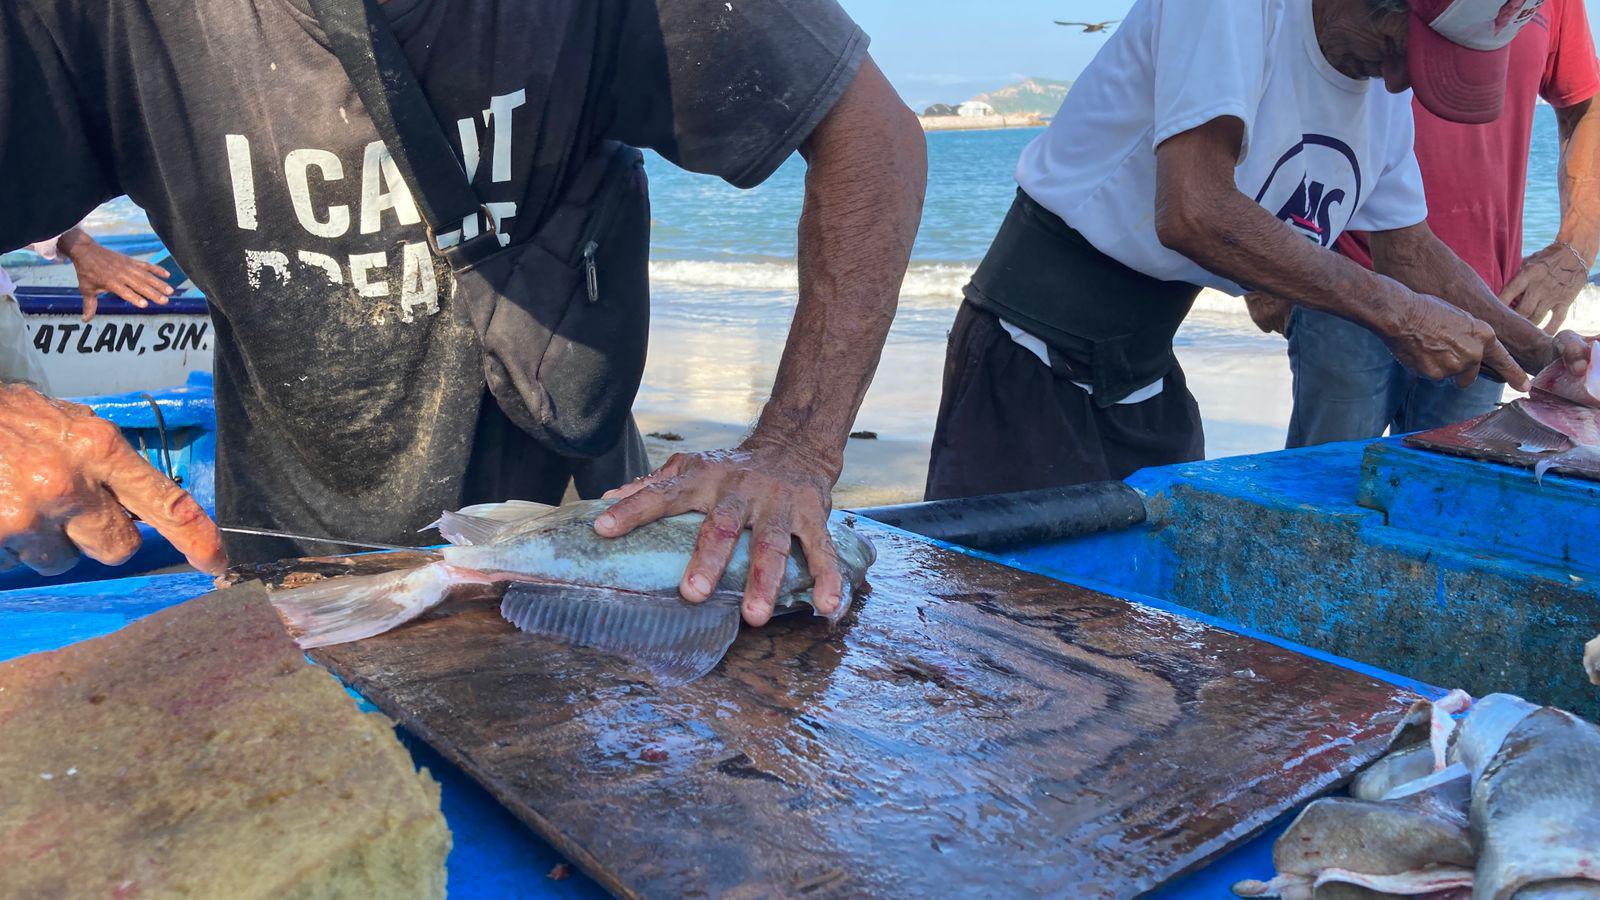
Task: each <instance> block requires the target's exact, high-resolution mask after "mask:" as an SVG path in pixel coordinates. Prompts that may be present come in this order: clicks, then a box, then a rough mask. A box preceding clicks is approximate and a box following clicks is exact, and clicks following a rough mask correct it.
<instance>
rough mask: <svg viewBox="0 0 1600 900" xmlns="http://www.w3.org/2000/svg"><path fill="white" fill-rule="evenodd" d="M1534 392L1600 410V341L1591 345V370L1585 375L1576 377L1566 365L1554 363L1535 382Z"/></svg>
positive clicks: (1546, 367)
mask: <svg viewBox="0 0 1600 900" xmlns="http://www.w3.org/2000/svg"><path fill="white" fill-rule="evenodd" d="M1532 392H1533V394H1534V396H1538V395H1539V394H1549V395H1551V396H1554V397H1560V398H1561V399H1563V400H1570V401H1571V402H1573V403H1577V404H1580V405H1582V406H1588V407H1593V408H1596V409H1600V341H1596V342H1595V343H1593V344H1591V345H1589V368H1588V370H1587V371H1586V372H1584V374H1582V375H1574V374H1572V370H1571V369H1568V368H1567V364H1566V363H1564V362H1559V361H1558V362H1553V363H1551V364H1550V365H1548V366H1545V368H1544V371H1543V372H1540V373H1539V377H1537V378H1535V379H1534V380H1533V388H1532Z"/></svg>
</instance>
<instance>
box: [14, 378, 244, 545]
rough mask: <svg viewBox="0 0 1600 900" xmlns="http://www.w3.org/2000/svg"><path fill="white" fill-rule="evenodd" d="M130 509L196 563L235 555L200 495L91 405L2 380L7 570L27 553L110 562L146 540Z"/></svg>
mask: <svg viewBox="0 0 1600 900" xmlns="http://www.w3.org/2000/svg"><path fill="white" fill-rule="evenodd" d="M129 511H131V512H133V513H134V514H135V515H137V516H138V517H139V518H141V519H143V520H144V521H145V522H148V523H149V524H150V525H151V526H152V527H153V528H155V529H156V531H158V532H160V533H161V534H162V535H163V536H165V537H166V538H167V539H168V540H170V541H171V542H172V545H173V546H174V547H176V548H178V550H179V551H180V552H182V553H183V554H184V556H186V557H188V559H189V564H190V565H192V566H194V567H195V568H196V569H199V570H201V571H204V572H213V573H216V572H221V571H222V570H223V569H224V568H225V567H226V566H227V564H228V562H227V559H226V557H224V555H223V552H222V541H221V537H220V536H219V535H218V533H217V528H216V525H214V524H212V522H211V520H210V519H209V518H207V517H206V514H205V511H204V510H202V509H201V508H200V504H198V503H196V502H195V500H194V498H193V497H190V496H189V495H188V494H187V493H186V492H184V491H183V489H181V488H179V487H178V486H177V485H175V484H173V483H172V482H171V481H170V480H168V479H167V478H166V476H164V475H162V474H161V473H160V472H158V471H156V469H155V468H154V467H153V466H151V465H150V463H149V462H148V461H146V460H145V458H144V457H143V456H140V455H139V454H138V453H137V452H136V451H135V450H134V449H133V448H132V447H131V446H129V445H128V442H127V440H125V439H124V438H123V437H122V433H121V432H120V431H118V430H117V427H116V426H115V425H112V424H111V423H110V422H107V421H106V420H104V419H101V418H99V417H98V416H96V415H95V414H94V412H93V411H92V410H90V409H89V408H88V407H86V406H79V405H78V404H76V403H67V402H64V401H61V400H52V399H50V398H48V397H45V396H43V395H41V394H39V393H38V392H37V391H35V390H33V389H32V388H27V387H23V386H21V385H15V384H13V385H0V570H5V569H12V568H15V567H16V566H17V565H18V564H19V563H20V564H22V565H26V566H28V567H29V568H31V569H33V570H34V571H36V572H38V573H39V574H41V575H59V574H60V573H62V572H65V571H66V570H68V569H70V568H72V566H73V565H75V564H76V563H77V561H78V556H79V554H80V553H81V554H82V555H85V556H88V557H89V558H90V559H94V560H97V561H99V562H102V563H105V564H106V565H112V566H114V565H120V564H121V563H124V562H127V560H128V558H129V557H130V556H132V555H133V553H134V551H136V550H138V549H139V531H138V529H137V528H135V527H134V524H133V521H132V520H131V519H130V518H129V516H128V512H129Z"/></svg>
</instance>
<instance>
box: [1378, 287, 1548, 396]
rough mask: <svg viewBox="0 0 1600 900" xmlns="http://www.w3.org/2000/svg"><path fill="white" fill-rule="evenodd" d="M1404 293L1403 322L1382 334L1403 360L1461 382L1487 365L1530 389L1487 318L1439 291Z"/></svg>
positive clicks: (1428, 374) (1424, 372)
mask: <svg viewBox="0 0 1600 900" xmlns="http://www.w3.org/2000/svg"><path fill="white" fill-rule="evenodd" d="M1396 287H1397V288H1399V289H1400V290H1405V289H1404V288H1400V287H1399V285H1396ZM1406 293H1407V294H1409V295H1410V296H1409V298H1407V301H1406V302H1404V304H1403V305H1402V306H1401V307H1400V308H1401V310H1402V312H1401V318H1400V322H1399V327H1398V328H1396V329H1395V330H1393V331H1391V332H1390V333H1388V334H1379V335H1378V337H1380V338H1381V339H1382V340H1383V342H1384V344H1385V345H1386V346H1388V348H1389V352H1390V353H1393V354H1394V358H1395V359H1397V360H1399V361H1400V364H1401V365H1403V366H1405V367H1406V368H1407V369H1409V370H1411V371H1412V372H1414V373H1416V374H1418V375H1420V376H1422V377H1423V378H1427V379H1430V380H1433V381H1444V380H1446V379H1451V380H1454V381H1455V383H1456V385H1457V386H1458V387H1462V388H1465V387H1469V386H1470V385H1471V384H1472V382H1473V381H1474V380H1476V379H1477V377H1478V372H1479V370H1480V369H1487V370H1489V371H1490V372H1493V373H1495V374H1496V375H1498V376H1500V378H1501V379H1503V380H1504V381H1505V383H1506V384H1508V385H1510V386H1511V387H1512V388H1514V389H1516V390H1519V391H1526V390H1527V389H1528V384H1529V380H1530V379H1529V376H1528V373H1527V372H1524V371H1523V370H1522V367H1521V366H1519V365H1517V362H1516V360H1514V359H1512V358H1511V354H1510V353H1508V352H1507V351H1506V348H1505V346H1504V345H1503V344H1501V343H1500V339H1499V338H1497V337H1496V336H1495V333H1494V329H1493V328H1491V327H1490V326H1489V324H1488V323H1487V322H1484V321H1482V320H1481V319H1477V318H1474V317H1473V316H1472V315H1470V314H1468V313H1465V312H1462V311H1461V310H1459V309H1457V308H1456V307H1454V306H1451V305H1450V304H1448V303H1446V302H1444V301H1443V300H1440V299H1439V298H1438V297H1430V296H1428V295H1426V294H1417V293H1413V292H1410V291H1406Z"/></svg>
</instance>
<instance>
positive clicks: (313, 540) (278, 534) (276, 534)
mask: <svg viewBox="0 0 1600 900" xmlns="http://www.w3.org/2000/svg"><path fill="white" fill-rule="evenodd" d="M217 530H218V531H226V532H229V533H231V534H250V535H255V536H256V537H270V538H282V539H284V540H286V541H304V542H306V543H310V544H334V545H336V546H340V547H361V548H363V549H366V550H404V551H408V552H409V551H416V550H424V549H426V548H424V547H402V546H400V545H399V544H380V543H378V542H376V541H351V540H345V539H344V538H327V537H317V536H315V535H310V534H294V533H293V532H288V531H272V530H270V529H267V528H243V527H240V526H237V525H218V526H217Z"/></svg>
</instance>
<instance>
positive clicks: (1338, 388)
mask: <svg viewBox="0 0 1600 900" xmlns="http://www.w3.org/2000/svg"><path fill="white" fill-rule="evenodd" d="M1288 331H1289V368H1290V370H1291V371H1293V372H1294V413H1293V414H1292V415H1291V416H1290V417H1289V441H1288V446H1289V447H1308V446H1311V445H1313V444H1327V443H1331V442H1333V441H1358V440H1365V439H1369V438H1375V437H1380V436H1382V434H1383V432H1384V429H1386V428H1387V429H1390V431H1391V432H1392V433H1393V434H1408V433H1410V432H1413V431H1426V430H1428V429H1430V428H1439V427H1442V426H1445V425H1450V424H1452V423H1455V422H1460V421H1462V420H1464V419H1470V418H1472V417H1473V416H1477V415H1482V414H1483V413H1486V412H1488V411H1489V410H1491V409H1494V406H1495V404H1496V403H1499V402H1500V394H1501V392H1502V391H1503V390H1504V389H1505V385H1503V384H1500V383H1499V382H1496V381H1490V380H1488V379H1487V378H1479V379H1478V380H1477V381H1476V382H1474V383H1473V384H1472V386H1471V387H1469V388H1466V389H1465V390H1463V389H1462V388H1458V387H1456V386H1455V385H1454V384H1453V383H1451V382H1448V381H1429V380H1427V379H1424V378H1418V377H1417V376H1415V375H1413V374H1411V373H1410V372H1408V371H1406V369H1405V367H1403V366H1401V365H1400V364H1399V363H1398V362H1396V361H1395V358H1394V357H1393V356H1392V355H1391V354H1390V353H1389V350H1388V348H1386V347H1384V346H1383V342H1382V341H1380V340H1378V338H1377V336H1376V335H1374V334H1373V333H1372V332H1370V331H1368V330H1366V329H1365V328H1362V327H1361V326H1360V325H1356V324H1354V323H1353V322H1347V321H1345V320H1344V319H1341V318H1339V317H1338V316H1331V315H1328V314H1327V313H1322V312H1317V311H1315V310H1310V309H1303V308H1301V307H1298V306H1297V307H1295V309H1294V312H1293V313H1291V314H1290V316H1289V328H1288Z"/></svg>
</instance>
